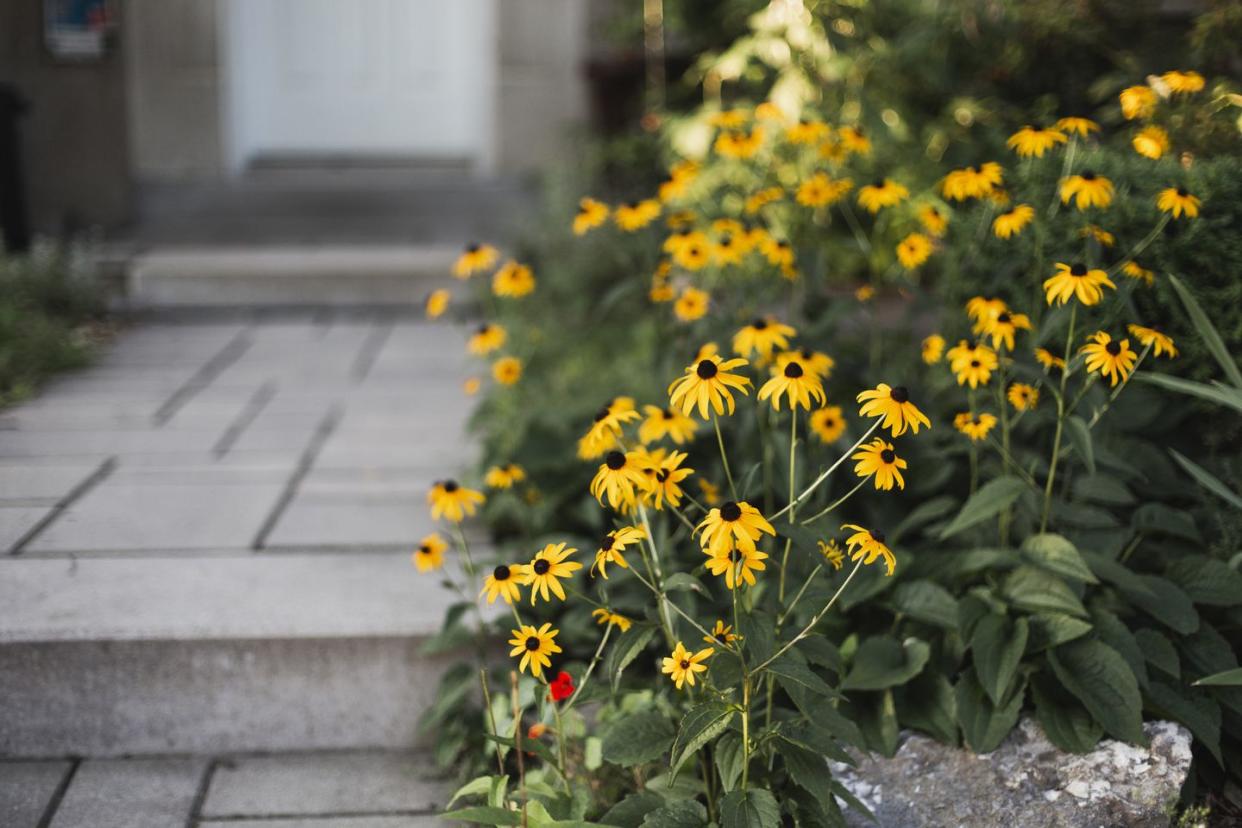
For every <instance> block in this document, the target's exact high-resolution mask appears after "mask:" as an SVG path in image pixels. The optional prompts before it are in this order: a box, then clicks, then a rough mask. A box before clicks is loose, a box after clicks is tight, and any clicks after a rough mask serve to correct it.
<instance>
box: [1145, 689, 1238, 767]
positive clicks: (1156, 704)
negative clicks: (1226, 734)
mask: <svg viewBox="0 0 1242 828" xmlns="http://www.w3.org/2000/svg"><path fill="white" fill-rule="evenodd" d="M1146 698H1147V708H1148V709H1149V710H1151V711H1152V712H1153V713H1154V714H1155V715H1157V716H1159V717H1161V718H1165V719H1173V720H1174V721H1178V722H1181V723H1182V724H1184V725H1186V727H1188V728H1190V732H1191V733H1193V734H1194V735H1195V738H1196V739H1198V740H1199V742H1200V744H1202V745H1203V746H1204V747H1205V748H1207V749H1208V752H1209V753H1211V754H1212V756H1213V757H1214V758H1215V759H1216V762H1217V764H1219V765H1221V766H1222V767H1223V766H1224V764H1225V761H1224V759H1223V758H1221V753H1220V724H1221V713H1220V705H1219V704H1217V703H1216V700H1215V699H1213V698H1212V697H1211V696H1209V695H1207V693H1206V692H1204V691H1202V690H1187V689H1186V688H1184V687H1172V686H1170V685H1167V684H1165V683H1163V682H1160V681H1153V682H1152V683H1151V686H1150V687H1148V688H1147V694H1146Z"/></svg>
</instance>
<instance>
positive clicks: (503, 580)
mask: <svg viewBox="0 0 1242 828" xmlns="http://www.w3.org/2000/svg"><path fill="white" fill-rule="evenodd" d="M523 577H524V576H523V575H522V568H521V567H520V566H509V565H507V564H500V566H497V567H496V568H495V569H493V570H492V571H491V573H490V574H489V575H488V576H487V577H486V578H485V579H484V580H483V589H481V590H479V597H480V598H481V597H483V594H484V593H486V594H487V603H489V604H494V603H496V599H497V598H503V599H505V603H506V604H512V603H513V602H514V601H521V600H522V591H521V590H520V589H518V582H519V581H521V580H522V578H523Z"/></svg>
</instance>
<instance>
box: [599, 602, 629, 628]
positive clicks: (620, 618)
mask: <svg viewBox="0 0 1242 828" xmlns="http://www.w3.org/2000/svg"><path fill="white" fill-rule="evenodd" d="M591 617H592V618H594V619H595V623H596V624H599V625H600V626H601V627H602V626H603V625H604V624H611V625H612V626H614V627H616V628H617V629H619V630H621V632H627V631H629V629H630V626H631V625H632V624H633V623H634V622H633V621H631V620H630V619H628V618H626V617H625V616H624V615H618V614H617V613H615V612H611V611H609V610H606V609H604V608H603V607H600V608H599V609H594V610H591Z"/></svg>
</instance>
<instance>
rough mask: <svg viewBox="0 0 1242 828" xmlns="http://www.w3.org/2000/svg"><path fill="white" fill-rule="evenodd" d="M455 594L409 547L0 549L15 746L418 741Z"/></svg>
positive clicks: (4, 691)
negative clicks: (439, 636) (314, 550)
mask: <svg viewBox="0 0 1242 828" xmlns="http://www.w3.org/2000/svg"><path fill="white" fill-rule="evenodd" d="M451 600H452V599H451V596H450V594H449V593H448V592H447V591H445V590H444V589H442V588H441V587H440V586H439V578H437V577H435V576H431V575H428V576H420V575H419V574H418V573H417V572H415V571H414V570H413V567H412V566H411V565H410V561H409V557H408V556H407V555H405V554H402V553H378V552H376V553H361V552H360V553H347V554H346V553H341V554H328V553H324V554H294V553H290V554H249V555H236V556H232V557H200V558H183V559H178V558H177V557H175V556H170V557H164V558H115V557H109V558H80V559H26V558H21V557H15V558H6V559H0V606H3V607H4V612H3V613H0V698H2V699H3V700H4V703H3V705H0V756H6V757H10V758H13V757H53V756H66V755H74V756H83V755H85V756H122V755H141V754H183V753H193V754H218V753H235V752H248V751H249V752H253V751H281V750H311V749H336V748H361V747H367V748H390V749H405V748H409V747H410V746H412V745H417V744H418V743H419V735H418V733H417V727H416V724H417V720H418V716H419V713H420V712H421V711H422V710H423V709H425V707H426V706H427V705H428V704H430V703H431V702H432V700H433V699H434V697H435V692H436V687H437V683H438V681H439V677H440V675H441V673H442V671H443V669H444V668H445V666H446V664H447V660H446V659H431V658H427V657H424V656H422V655H420V652H419V649H420V646H421V645H422V643H423V642H425V641H426V639H427V638H428V637H429V636H431V635H433V634H434V633H435V632H436V631H437V630H438V629H439V627H440V623H441V621H442V618H443V614H444V611H445V609H446V608H447V607H448V605H449V604H450V603H451Z"/></svg>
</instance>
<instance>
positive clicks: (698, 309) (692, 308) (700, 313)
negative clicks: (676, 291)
mask: <svg viewBox="0 0 1242 828" xmlns="http://www.w3.org/2000/svg"><path fill="white" fill-rule="evenodd" d="M710 305H711V296H710V295H709V294H708V293H707V291H705V290H699V289H698V288H693V287H688V288H686V289H685V290H683V291H682V292H681V295H680V296H678V297H677V301H676V302H674V303H673V315H674V316H676V317H677V318H678V319H679V320H681V321H682V322H694V321H695V320H697V319H702V318H703V317H704V316H706V315H707V308H708V306H710Z"/></svg>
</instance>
